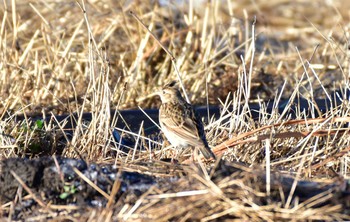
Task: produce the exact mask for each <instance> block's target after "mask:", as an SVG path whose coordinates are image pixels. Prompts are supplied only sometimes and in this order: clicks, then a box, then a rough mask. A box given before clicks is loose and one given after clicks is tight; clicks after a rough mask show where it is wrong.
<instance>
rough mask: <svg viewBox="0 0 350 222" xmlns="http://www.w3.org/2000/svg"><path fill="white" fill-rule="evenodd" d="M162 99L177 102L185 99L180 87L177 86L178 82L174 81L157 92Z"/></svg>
mask: <svg viewBox="0 0 350 222" xmlns="http://www.w3.org/2000/svg"><path fill="white" fill-rule="evenodd" d="M157 94H158V95H159V96H160V99H161V100H162V103H169V102H176V101H178V100H183V98H182V96H181V93H180V91H179V89H178V88H177V87H176V82H175V81H172V82H170V83H168V84H166V85H164V86H163V87H162V89H161V90H159V91H158V92H157Z"/></svg>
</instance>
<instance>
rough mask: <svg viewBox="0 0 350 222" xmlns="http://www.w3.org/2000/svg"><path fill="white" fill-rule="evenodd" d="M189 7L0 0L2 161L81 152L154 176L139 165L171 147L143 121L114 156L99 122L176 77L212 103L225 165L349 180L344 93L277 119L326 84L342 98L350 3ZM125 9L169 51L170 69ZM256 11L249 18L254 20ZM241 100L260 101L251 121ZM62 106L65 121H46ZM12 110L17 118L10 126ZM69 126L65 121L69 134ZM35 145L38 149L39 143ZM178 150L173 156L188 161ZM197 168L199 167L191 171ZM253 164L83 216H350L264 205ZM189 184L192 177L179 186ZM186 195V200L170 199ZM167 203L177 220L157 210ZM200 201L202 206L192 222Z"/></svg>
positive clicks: (145, 101) (278, 1) (325, 91)
mask: <svg viewBox="0 0 350 222" xmlns="http://www.w3.org/2000/svg"><path fill="white" fill-rule="evenodd" d="M191 2H192V1H190V3H189V4H183V5H177V4H175V3H171V4H169V5H168V6H164V5H160V4H159V3H154V2H152V1H150V2H144V1H89V2H79V3H77V2H74V1H69V2H68V1H54V0H53V1H36V0H33V1H30V3H29V2H28V1H16V2H15V1H14V0H13V1H4V2H3V4H2V5H1V6H0V18H1V26H0V56H1V60H0V102H1V103H0V117H1V118H0V120H1V121H0V132H1V135H0V159H5V158H9V157H24V156H30V157H37V156H40V155H42V154H43V153H45V154H46V155H52V154H54V153H57V152H58V150H59V152H60V153H61V154H62V155H63V156H65V157H79V156H80V155H81V156H83V157H84V158H85V159H87V160H89V161H94V162H99V163H115V164H118V165H123V167H126V168H125V169H126V170H130V171H143V172H146V173H148V174H151V175H158V176H162V174H161V173H160V172H157V170H156V169H154V168H149V169H147V168H146V169H145V168H142V167H140V165H139V163H141V162H145V161H158V160H160V159H162V158H167V157H171V156H172V149H171V148H169V147H166V146H165V145H164V144H161V143H160V141H157V140H154V139H152V138H151V139H150V138H149V137H147V136H145V135H144V134H143V127H142V125H141V126H140V130H139V132H133V133H132V132H130V130H127V129H126V131H125V135H126V136H129V137H132V138H133V139H134V140H135V141H136V144H135V146H134V147H131V149H130V152H128V153H125V152H123V151H122V150H121V149H119V148H120V144H116V143H115V141H114V139H113V136H112V131H113V128H111V127H110V123H111V122H112V125H113V123H115V122H116V121H121V118H122V117H121V116H120V115H118V113H117V114H116V115H115V116H112V115H111V113H110V110H111V109H116V110H122V109H135V108H136V107H138V106H139V107H142V108H144V109H145V108H155V107H158V105H159V99H157V98H154V97H151V96H149V95H151V94H152V93H153V92H154V91H155V90H156V89H157V88H158V87H159V86H162V85H163V84H164V83H166V82H169V80H173V79H177V78H178V77H177V73H179V74H180V76H181V80H182V82H183V84H184V86H185V88H186V91H187V94H188V95H189V99H190V101H191V102H192V103H194V104H202V105H203V104H205V105H209V104H215V105H217V104H219V105H221V107H222V112H221V116H220V118H218V119H215V120H214V119H211V120H210V121H209V123H208V124H207V127H206V130H207V136H208V139H209V141H210V144H211V145H212V146H213V147H215V148H214V151H215V153H216V154H217V155H220V156H222V158H223V159H225V160H229V161H233V162H234V161H240V162H243V163H245V164H247V165H248V166H256V165H259V166H260V167H262V168H264V169H266V170H267V175H270V170H272V171H277V170H279V172H282V171H287V172H289V173H291V174H293V175H294V176H295V178H296V180H299V179H300V178H303V179H310V180H311V179H312V178H313V177H318V178H320V179H324V180H325V179H331V180H338V179H339V178H340V177H344V178H347V177H348V175H349V174H348V163H347V160H348V158H349V157H348V152H349V150H350V148H349V147H350V140H349V138H350V137H349V130H348V122H349V117H348V116H349V104H348V102H347V100H344V102H343V103H341V104H335V103H334V102H333V103H331V106H330V107H329V110H328V111H327V112H326V114H324V116H322V117H319V118H318V113H317V109H315V110H316V111H314V110H313V111H310V113H307V112H306V111H304V110H296V112H295V116H296V117H295V119H296V120H291V116H289V115H287V114H286V113H287V111H288V109H289V108H290V106H293V105H297V106H298V104H295V101H298V99H300V98H302V99H306V100H307V102H308V103H309V104H310V105H314V106H316V103H315V100H316V99H319V98H325V99H326V100H332V101H334V98H333V96H334V94H332V93H331V92H332V91H334V90H341V91H342V92H341V93H340V92H339V94H343V95H344V96H348V92H347V90H349V62H348V61H349V58H348V53H349V46H348V38H349V30H348V29H349V27H348V26H347V24H348V22H349V11H348V8H349V6H350V3H349V2H348V1H345V0H343V1H341V0H339V1H321V0H317V1H312V2H310V1H306V0H305V1H304V0H300V1H297V2H289V1H282V0H270V1H253V3H252V1H239V2H237V1H230V0H228V1H212V2H209V3H205V4H204V3H203V4H202V5H201V6H200V5H196V4H195V5H194V6H193V5H192V4H191ZM130 10H132V11H133V12H134V13H135V14H136V15H138V16H139V17H140V19H141V20H142V21H143V22H144V23H145V24H146V26H147V27H148V28H149V29H150V30H151V31H152V33H154V35H155V36H157V38H158V39H159V41H160V42H161V44H162V45H164V46H165V47H166V48H167V49H169V50H170V51H171V52H172V54H173V55H174V57H175V58H176V62H175V65H173V64H172V62H173V61H172V59H171V57H170V56H168V55H167V54H166V52H165V51H164V50H163V49H162V48H161V46H160V44H159V43H157V41H155V40H154V39H153V38H152V37H151V35H150V33H149V32H147V31H146V30H145V29H144V28H143V27H142V26H141V25H140V23H138V22H137V21H136V20H135V19H134V18H133V17H132V16H130V14H129V11H130ZM84 12H85V13H84ZM254 16H256V21H257V23H256V24H255V26H252V22H253V20H254ZM252 28H255V29H254V30H252ZM253 37H254V38H255V41H254V38H253ZM174 67H176V68H177V69H178V71H179V72H176V70H175V69H174ZM272 99H273V100H274V102H275V104H278V102H279V101H281V100H283V99H290V101H289V102H288V103H287V104H286V105H285V111H286V112H283V113H278V112H277V110H276V109H274V110H273V112H272V113H267V112H266V110H265V107H266V104H265V103H264V102H263V101H268V100H272ZM251 102H258V103H260V104H261V106H260V110H259V113H260V116H259V119H258V120H256V119H252V118H251V113H250V111H249V106H248V104H250V103H251ZM276 106H277V105H276ZM316 108H317V107H316ZM84 112H91V114H92V118H91V121H89V122H86V121H85V120H84V118H83V113H84ZM63 113H68V114H71V117H70V118H68V119H65V120H57V119H55V117H54V115H58V114H63ZM73 113H77V115H74V116H73V115H72V114H73ZM52 114H53V115H52ZM20 115H23V116H24V117H25V118H24V119H25V120H24V121H23V122H18V121H15V119H16V116H20ZM31 115H43V117H50V118H51V119H50V121H49V122H45V123H43V126H42V127H41V126H38V123H31V122H30V119H29V118H27V117H28V116H31ZM310 117H313V118H312V119H311V118H310ZM145 118H147V117H145ZM70 122H74V123H75V126H74V128H72V129H67V128H70V127H67V125H69V124H70ZM67 130H70V133H72V136H71V137H70V136H69V135H67V132H66V131H67ZM33 144H36V145H38V144H39V145H38V146H39V147H46V148H48V150H39V151H36V150H34V149H36V148H37V147H33V146H32V145H33ZM141 146H143V147H145V148H146V149H144V150H141V149H139V148H140V147H141ZM186 158H187V156H186V155H184V157H183V159H181V161H184V163H186ZM124 164H125V165H124ZM203 164H207V165H209V163H203ZM205 168H206V166H204V165H202V171H204V170H203V169H205ZM140 169H143V170H140ZM259 169H260V168H259ZM152 170H154V171H152ZM250 171H251V169H250V168H244V170H242V172H241V173H240V174H235V175H230V176H229V177H227V178H223V179H222V180H221V181H220V180H216V181H215V183H214V182H212V181H211V180H210V179H208V178H209V177H205V176H203V175H201V174H199V173H198V174H196V173H193V175H192V176H190V178H188V177H183V178H180V180H179V181H178V182H177V184H174V187H177V188H179V190H172V189H173V188H171V189H170V188H169V190H168V189H165V188H164V189H161V190H156V191H154V190H153V191H152V190H150V191H149V192H147V193H146V194H144V195H143V196H142V197H141V199H140V200H138V202H136V203H135V205H133V206H129V205H127V204H126V205H125V206H123V207H121V205H120V204H121V203H116V206H117V207H116V208H117V209H119V210H120V211H119V212H116V211H113V210H111V209H107V210H103V212H101V210H98V209H95V210H93V211H91V212H90V214H89V215H88V216H87V217H88V218H90V219H91V220H99V219H101V218H103V219H104V220H109V219H112V218H114V219H116V218H118V219H125V220H134V219H140V218H142V217H141V216H140V215H142V214H143V213H147V215H155V218H153V219H159V220H166V219H169V220H170V219H173V220H175V219H176V220H180V219H181V220H183V221H186V219H199V218H202V219H203V220H204V221H205V220H211V219H220V218H221V217H224V216H226V215H231V216H232V215H233V217H236V218H237V219H243V220H256V221H257V220H270V221H271V220H274V219H276V218H277V219H280V220H282V219H284V220H289V219H295V220H307V219H309V220H313V219H315V220H338V219H349V218H348V217H347V213H346V212H345V210H344V208H342V207H340V206H339V205H336V204H335V205H333V206H322V207H320V208H317V207H314V206H315V205H316V204H309V205H308V204H305V205H302V206H301V205H298V203H293V204H291V203H290V200H284V201H285V202H283V200H280V201H281V202H274V203H268V204H266V203H262V202H261V199H263V198H266V193H265V190H264V191H262V190H261V186H262V185H261V184H255V183H254V178H255V176H256V175H251V174H249V175H250V176H249V178H248V179H247V178H245V177H244V175H245V173H247V172H250ZM203 178H206V179H203ZM201 179H202V181H200V182H198V181H199V180H201ZM270 179H271V178H270ZM188 181H197V182H193V184H190V185H189V184H188ZM267 181H269V180H267ZM232 184H238V185H239V186H238V187H239V189H238V191H234V190H232V186H231V185H232ZM263 184H264V183H263ZM272 186H273V185H272ZM236 188H237V187H236ZM255 188H256V190H255ZM271 189H273V188H271ZM276 189H277V188H276ZM189 190H190V191H193V193H191V192H190V191H189ZM277 190H278V189H277ZM185 191H189V193H186V194H184V195H185V197H183V198H177V199H176V202H174V203H172V201H173V200H172V197H168V198H167V196H166V195H168V194H169V195H170V194H171V193H181V192H185ZM196 191H202V192H203V193H196ZM155 194H157V195H161V194H164V195H165V196H161V197H159V198H158V199H157V198H156V197H157V196H153V197H152V195H155ZM147 195H149V196H147ZM327 195H330V196H327V197H325V198H329V199H331V198H332V196H331V194H327ZM151 197H152V198H154V199H156V200H154V201H153V199H152V198H151ZM286 198H287V197H286ZM145 200H147V201H146V202H147V204H145V203H146V202H145ZM275 201H276V200H275ZM288 201H289V202H288ZM187 202H191V203H193V205H188V207H187V208H186V207H184V208H182V207H180V206H183V205H185V204H186V203H187ZM282 202H283V203H282ZM311 202H312V201H311ZM207 203H211V205H210V204H207ZM286 203H287V204H286ZM308 203H309V202H308ZM110 204H111V203H110ZM118 204H119V205H118ZM123 204H124V203H123ZM143 204H144V205H143ZM174 205H175V206H177V208H176V209H177V210H178V211H177V213H178V214H176V213H174V212H173V214H169V213H166V212H169V211H171V209H172V207H173V206H174ZM291 205H293V207H291ZM140 206H142V207H140ZM119 207H121V209H120V208H119ZM201 209H206V210H205V212H204V213H203V212H202V213H200V214H198V215H197V216H193V215H194V214H195V213H196V212H197V213H198V212H201ZM347 209H348V208H347ZM114 210H115V208H114ZM191 212H192V213H193V214H191ZM296 212H297V213H296ZM163 214H164V215H163ZM296 215H298V216H296ZM85 216H86V215H85ZM72 217H73V216H72ZM150 219H152V218H150ZM140 220H141V219H140Z"/></svg>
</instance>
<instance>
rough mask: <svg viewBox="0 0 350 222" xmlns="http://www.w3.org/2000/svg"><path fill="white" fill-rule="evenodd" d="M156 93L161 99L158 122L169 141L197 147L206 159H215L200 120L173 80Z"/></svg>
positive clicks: (176, 145) (181, 145)
mask: <svg viewBox="0 0 350 222" xmlns="http://www.w3.org/2000/svg"><path fill="white" fill-rule="evenodd" d="M158 94H159V96H160V98H161V100H162V105H161V106H160V109H159V123H160V126H161V128H162V131H163V132H164V134H165V136H166V138H167V139H168V140H169V142H170V143H171V144H172V145H173V146H175V147H187V146H192V147H195V148H199V150H200V151H201V153H202V154H203V156H204V157H205V158H206V159H210V158H213V159H215V155H214V154H213V152H212V151H211V149H210V148H209V146H208V142H207V140H206V137H205V132H204V128H203V123H202V121H201V120H200V118H199V117H198V116H197V115H196V114H195V112H194V110H193V108H192V106H191V105H190V104H188V103H187V102H186V101H185V99H184V98H183V97H182V96H181V93H180V91H179V90H178V89H177V88H176V87H175V82H171V83H169V84H167V85H165V86H164V87H163V88H162V90H161V91H160V92H158Z"/></svg>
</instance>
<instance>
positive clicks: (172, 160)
mask: <svg viewBox="0 0 350 222" xmlns="http://www.w3.org/2000/svg"><path fill="white" fill-rule="evenodd" d="M174 149H175V154H173V156H172V157H171V163H172V164H175V161H174V159H176V158H177V156H178V155H179V149H178V148H177V147H174Z"/></svg>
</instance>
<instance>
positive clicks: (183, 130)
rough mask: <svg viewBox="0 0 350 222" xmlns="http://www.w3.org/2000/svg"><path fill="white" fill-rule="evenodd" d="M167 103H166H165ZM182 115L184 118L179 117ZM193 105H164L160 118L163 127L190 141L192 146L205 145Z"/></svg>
mask: <svg viewBox="0 0 350 222" xmlns="http://www.w3.org/2000/svg"><path fill="white" fill-rule="evenodd" d="M164 105H166V104H164ZM180 116H182V118H179V117H180ZM194 117H195V115H194V112H193V109H192V108H191V107H186V108H184V107H183V106H180V105H179V106H174V107H172V108H169V107H163V109H161V110H160V118H161V119H162V125H163V127H166V128H167V129H169V130H171V131H172V132H173V133H174V134H175V135H177V136H178V137H180V138H183V139H184V140H186V141H188V143H190V144H191V145H192V146H199V145H203V144H202V143H203V142H202V140H201V138H200V136H199V132H198V128H197V127H198V126H197V124H198V123H197V120H196V119H195V118H194Z"/></svg>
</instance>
